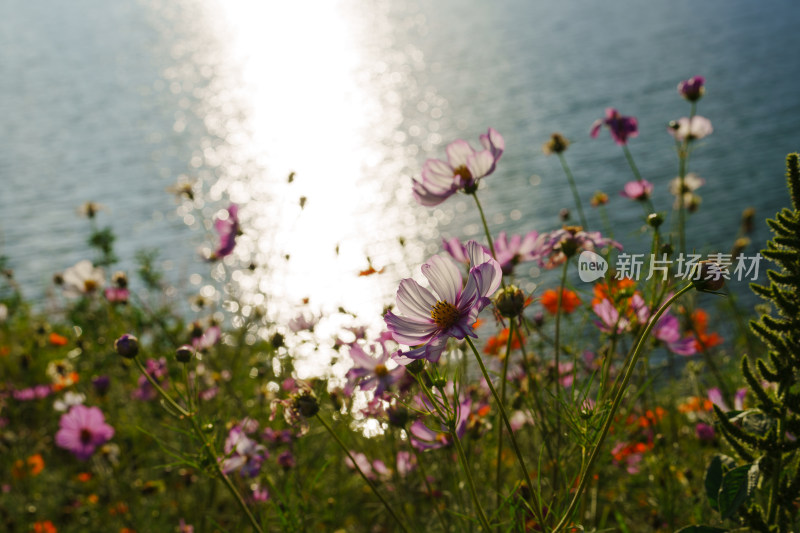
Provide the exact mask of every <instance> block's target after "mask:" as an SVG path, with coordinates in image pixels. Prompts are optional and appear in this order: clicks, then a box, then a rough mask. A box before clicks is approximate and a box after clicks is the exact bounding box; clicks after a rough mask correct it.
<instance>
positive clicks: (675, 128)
mask: <svg viewBox="0 0 800 533" xmlns="http://www.w3.org/2000/svg"><path fill="white" fill-rule="evenodd" d="M713 132H714V128H713V127H712V126H711V121H710V120H708V119H707V118H706V117H701V116H700V115H695V116H693V117H692V118H689V117H683V118H679V119H678V120H677V121H673V122H670V123H669V125H668V126H667V133H669V134H670V135H672V136H673V137H674V138H675V140H676V141H679V142H683V141H685V140H689V141H696V140H699V139H702V138H703V137H706V136H708V135H711V134H712V133H713Z"/></svg>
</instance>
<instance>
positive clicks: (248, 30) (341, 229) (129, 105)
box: [0, 0, 800, 317]
mask: <svg viewBox="0 0 800 533" xmlns="http://www.w3.org/2000/svg"><path fill="white" fill-rule="evenodd" d="M799 13H800V10H797V9H796V6H795V5H794V3H793V2H791V1H790V0H776V1H769V2H751V1H745V0H709V1H705V2H696V1H691V0H679V1H672V2H641V1H637V0H618V1H615V2H585V1H584V2H577V1H568V2H559V3H557V4H556V3H552V2H547V3H545V2H530V1H527V0H500V1H497V2H477V1H471V2H465V1H460V0H459V1H456V0H437V1H435V2H433V1H423V0H397V1H389V0H378V1H370V2H363V1H356V0H340V1H333V0H317V1H303V0H298V1H294V2H259V1H244V0H226V1H221V0H175V1H169V0H115V1H113V2H108V1H105V0H74V1H71V2H57V1H46V0H35V1H31V2H22V1H14V0H10V1H7V2H3V3H2V4H1V5H0V68H2V74H3V75H2V76H0V116H1V117H2V123H3V131H4V132H5V135H4V142H2V143H0V179H1V180H2V184H3V187H2V193H0V254H2V255H5V256H7V257H8V258H9V264H10V266H11V267H12V268H13V269H14V271H15V273H16V277H17V279H18V280H19V281H20V283H21V284H22V286H23V287H24V289H25V292H26V294H27V295H29V296H32V297H35V298H38V297H40V296H41V295H43V294H44V293H45V291H46V289H47V288H48V287H49V286H50V280H51V277H52V275H53V273H54V272H56V271H60V270H62V269H64V268H66V267H69V266H71V265H72V264H74V263H76V262H77V261H78V260H80V259H82V258H84V257H86V255H87V250H86V247H85V245H84V243H85V240H86V237H87V234H88V228H89V223H88V222H87V221H86V220H85V219H80V218H79V217H78V216H77V215H76V209H77V208H78V206H79V205H80V204H82V203H83V202H85V201H88V200H92V201H95V202H99V203H101V204H103V205H105V206H106V211H104V212H101V214H100V216H99V219H98V222H99V224H101V225H106V224H108V225H111V226H112V227H113V229H114V231H115V232H116V234H117V236H118V252H119V256H120V258H121V263H120V267H121V268H123V269H127V270H132V269H133V267H134V260H133V257H134V254H135V251H136V250H137V249H140V248H151V249H153V248H155V249H158V250H160V257H161V259H162V261H163V262H164V267H165V268H167V269H168V274H169V277H170V279H172V280H173V281H174V282H175V283H177V284H178V285H180V286H181V287H182V289H184V290H185V291H186V292H191V291H196V290H197V291H205V292H206V293H207V294H209V295H210V294H213V293H214V291H215V290H217V288H218V284H215V283H209V282H208V281H207V278H204V277H203V276H201V274H207V273H208V271H209V267H208V265H207V264H206V263H203V261H202V260H201V259H200V253H201V252H200V250H201V249H202V248H203V247H212V246H213V245H214V240H213V233H212V232H210V227H211V221H212V219H213V217H214V214H215V213H217V212H218V210H219V209H221V208H223V207H225V206H226V205H227V203H228V202H229V201H234V202H237V203H239V204H241V206H242V213H241V218H242V220H243V228H244V235H243V236H242V237H241V238H240V240H239V245H238V247H237V251H236V257H235V258H231V260H230V262H226V263H224V264H220V265H216V266H214V267H213V268H212V269H211V270H212V272H213V275H214V277H215V278H217V279H222V277H223V276H224V274H225V272H226V271H228V270H231V269H232V270H236V272H235V273H234V274H233V276H234V280H235V282H236V288H235V289H233V290H234V291H235V292H238V293H241V294H243V295H245V300H246V301H247V302H248V303H249V304H251V305H252V304H264V305H267V307H270V308H271V307H272V306H276V307H280V306H279V305H278V303H277V302H288V303H299V302H300V301H301V300H302V299H304V298H308V299H309V301H310V304H309V305H310V306H311V308H312V309H314V310H316V311H317V312H326V311H330V310H334V309H336V308H337V307H338V306H340V305H343V306H345V307H346V308H347V309H348V310H351V311H354V312H355V313H358V314H362V315H364V316H373V317H378V316H379V315H380V312H381V309H382V308H383V306H384V305H386V304H391V303H392V301H393V295H394V291H395V289H396V286H397V281H398V280H399V279H400V278H401V277H407V276H409V275H412V274H414V273H416V272H417V270H418V265H419V264H420V263H421V262H422V261H423V260H424V259H425V258H427V256H428V255H430V254H432V253H436V252H437V251H438V249H439V242H440V239H441V238H442V237H451V236H459V237H470V236H473V237H475V238H481V236H482V230H481V229H480V226H479V225H478V221H479V219H478V217H477V214H476V213H475V211H474V209H473V207H472V204H471V203H470V200H471V199H469V198H466V197H464V196H458V197H455V198H451V199H450V200H448V201H447V202H446V203H444V204H442V205H441V206H440V207H438V208H435V209H425V208H421V207H419V206H417V205H415V203H414V201H413V199H412V197H411V193H410V183H411V179H412V177H413V176H416V175H418V174H419V172H420V169H421V166H422V163H423V162H424V160H425V159H426V158H428V157H436V158H439V157H443V156H444V146H445V145H446V144H447V143H448V142H450V141H452V140H453V139H456V138H464V139H466V140H469V141H470V142H472V143H473V144H475V143H476V142H477V137H478V135H479V134H481V133H484V132H485V131H486V129H487V127H489V126H492V127H494V128H496V129H497V130H499V131H500V132H501V133H502V134H503V136H504V137H505V140H506V152H505V154H504V156H503V159H502V160H501V162H500V165H499V168H498V171H497V172H496V173H495V174H494V175H492V176H491V177H490V178H488V179H487V180H485V185H486V187H485V188H484V189H482V190H481V192H480V195H481V200H482V203H483V205H484V207H485V208H486V212H487V216H488V219H489V221H490V224H491V227H492V230H493V231H495V232H497V231H500V230H501V229H505V230H507V231H510V232H527V231H529V230H532V229H536V230H539V231H545V230H550V229H554V228H556V227H558V226H559V225H560V221H559V218H558V213H559V210H560V209H561V208H562V207H572V196H571V193H570V191H569V189H568V188H567V187H566V181H565V179H564V176H563V174H562V171H561V168H560V166H559V164H558V161H557V160H556V159H554V158H547V157H545V156H544V155H543V154H542V152H541V148H540V147H541V145H542V143H543V142H545V141H546V140H547V138H548V136H549V134H550V133H551V132H553V131H560V132H562V133H563V134H564V135H566V136H567V137H568V138H569V139H571V140H572V141H573V143H574V144H573V145H572V146H571V147H570V150H569V151H568V152H567V158H568V160H569V162H570V165H571V167H572V170H573V172H574V173H575V176H576V179H577V181H578V187H579V189H580V191H581V196H582V197H583V199H584V202H585V204H586V205H587V207H586V209H587V210H589V211H591V209H590V208H589V207H588V199H589V197H590V196H591V194H592V193H593V192H594V191H595V190H598V189H601V190H604V191H606V192H607V193H609V195H610V196H611V203H610V204H609V206H608V207H609V213H610V215H611V217H612V219H613V222H614V226H615V236H616V237H617V238H618V239H620V240H622V241H623V242H624V243H625V244H626V245H628V247H629V249H631V250H636V247H637V246H639V247H640V251H646V244H645V243H643V242H642V241H641V239H638V238H637V233H638V228H639V226H640V225H641V221H640V218H641V208H640V207H639V206H637V205H635V204H634V203H633V202H630V201H628V200H626V199H624V198H620V197H619V196H618V191H619V190H621V188H622V185H623V184H624V183H625V182H626V181H628V180H630V179H632V178H631V174H630V170H629V169H628V167H627V164H626V162H625V159H624V157H623V155H622V152H621V151H620V150H619V149H618V147H617V146H615V145H614V144H613V142H612V141H611V140H610V139H609V138H608V134H607V132H603V133H602V134H601V137H600V138H599V139H597V140H592V139H590V138H589V128H590V125H591V123H592V122H593V121H594V120H595V119H596V118H599V117H601V116H602V114H603V112H604V109H605V108H606V107H616V108H618V109H619V110H620V111H621V112H622V113H623V114H626V115H634V116H636V117H638V119H639V124H640V135H639V137H638V138H636V139H633V140H632V141H631V143H630V149H631V151H632V153H633V155H634V157H635V158H636V161H637V164H638V166H639V168H640V169H641V171H642V173H643V174H644V176H645V177H646V178H647V179H648V180H649V181H651V182H653V183H654V184H655V185H656V188H657V189H656V190H657V194H656V206H657V208H659V209H663V210H668V209H669V208H670V205H671V198H668V197H667V196H668V195H665V194H664V191H665V189H666V188H667V183H668V182H669V180H670V179H672V178H673V177H674V176H675V175H676V174H677V160H676V156H675V153H674V151H673V149H672V146H673V142H672V139H671V138H670V137H669V136H668V135H667V133H666V131H665V125H666V123H667V122H668V121H669V120H672V119H677V118H679V117H681V116H684V115H687V114H688V104H687V103H686V102H685V101H683V100H682V99H681V98H680V97H679V96H678V95H677V92H676V89H675V88H676V85H677V83H678V82H679V81H680V80H682V79H686V78H689V77H691V76H693V75H703V76H705V77H706V80H707V93H706V97H705V98H704V99H703V100H702V101H701V102H700V104H699V108H698V112H699V114H701V115H704V116H706V117H709V118H710V119H711V120H712V122H713V125H714V133H713V135H711V136H710V137H708V138H707V139H705V140H703V141H702V144H701V145H700V147H699V148H698V149H697V150H696V152H695V154H694V155H693V158H692V161H691V168H690V170H693V171H695V172H697V173H698V174H700V175H701V176H702V177H704V178H705V179H706V185H705V186H704V187H703V188H702V189H701V190H700V191H699V192H700V193H701V195H702V196H703V199H704V201H703V204H702V208H701V209H700V211H699V212H698V213H697V214H695V215H693V216H692V217H691V219H690V224H691V230H690V232H689V235H688V241H689V245H690V247H698V248H699V247H703V248H702V249H703V250H710V251H711V250H713V251H722V252H726V251H728V250H729V249H730V245H731V243H732V241H733V239H734V238H735V234H736V231H737V228H738V223H739V216H740V213H741V211H742V209H744V208H745V207H747V206H753V207H755V208H756V210H757V213H758V216H759V217H761V218H763V217H766V216H772V215H773V214H774V213H775V211H776V210H777V209H778V208H780V207H782V206H784V205H786V204H787V202H788V200H787V196H786V194H785V186H784V177H783V175H784V171H785V170H784V158H785V155H786V154H787V153H788V152H791V151H796V150H800V127H799V126H800V92H799V91H798V90H797V86H798V82H800V62H799V61H798V60H797V51H798V50H800V32H798V31H797V27H798V22H800V15H799ZM292 172H294V180H293V181H292V182H291V183H289V180H288V179H287V177H288V176H289V174H290V173H292ZM178 181H188V182H191V183H194V184H195V187H196V192H197V196H196V199H195V201H194V202H189V201H188V200H186V199H182V200H179V199H176V197H175V196H174V195H171V194H170V193H168V192H166V189H167V188H168V187H170V186H172V185H174V184H175V183H176V182H178ZM658 191H661V192H660V193H658ZM301 197H302V198H304V199H305V200H304V204H303V206H301ZM589 216H590V225H593V226H595V227H599V218H598V216H597V213H594V212H590V213H589ZM761 226H762V225H761V224H759V229H758V230H757V232H756V234H755V236H754V241H755V242H756V243H759V242H763V240H764V239H765V238H766V237H767V236H768V233H767V232H766V230H765V229H764V228H763V227H761ZM401 240H402V241H403V242H404V243H405V244H404V245H401ZM368 258H369V260H371V261H372V264H373V265H374V266H375V268H377V269H381V268H385V271H384V272H383V273H382V274H376V275H373V276H368V277H359V276H358V275H357V274H358V272H359V271H361V270H363V269H366V268H367V266H368ZM249 262H252V263H253V264H254V265H255V269H254V270H253V271H250V270H247V269H235V268H234V265H236V264H245V265H246V264H247V263H249ZM528 273H529V274H536V271H535V269H534V270H533V271H531V272H528ZM532 280H534V281H535V278H532ZM215 287H216V288H215ZM530 287H531V285H530V284H529V285H528V288H530Z"/></svg>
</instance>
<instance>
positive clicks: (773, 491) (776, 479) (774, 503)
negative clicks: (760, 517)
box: [767, 409, 786, 524]
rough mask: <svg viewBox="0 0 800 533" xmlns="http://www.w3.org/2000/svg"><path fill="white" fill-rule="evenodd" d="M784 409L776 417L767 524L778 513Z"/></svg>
mask: <svg viewBox="0 0 800 533" xmlns="http://www.w3.org/2000/svg"><path fill="white" fill-rule="evenodd" d="M785 424H786V410H785V409H781V417H780V418H779V419H778V428H777V429H776V431H777V435H776V439H775V440H776V441H777V444H776V446H775V449H776V450H777V452H776V454H775V455H776V457H775V468H774V469H773V472H772V487H770V490H769V504H768V507H767V508H768V512H767V524H774V523H775V517H776V515H777V513H778V498H779V496H780V495H779V491H780V488H781V474H782V473H783V436H784V435H785V434H786V427H785Z"/></svg>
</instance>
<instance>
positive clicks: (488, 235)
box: [470, 192, 506, 287]
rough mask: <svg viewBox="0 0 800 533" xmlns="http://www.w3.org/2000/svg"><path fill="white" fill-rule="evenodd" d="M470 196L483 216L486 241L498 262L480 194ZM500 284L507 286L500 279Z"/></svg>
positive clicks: (474, 193) (475, 193)
mask: <svg viewBox="0 0 800 533" xmlns="http://www.w3.org/2000/svg"><path fill="white" fill-rule="evenodd" d="M470 195H471V196H472V197H473V198H474V199H475V205H477V206H478V212H479V213H480V214H481V223H482V224H483V232H484V234H485V235H486V240H487V241H488V242H489V250H490V251H491V252H492V257H493V258H494V259H495V260H496V259H497V253H496V252H495V251H494V242H492V234H491V232H490V231H489V224H488V223H487V222H486V215H484V214H483V207H482V206H481V202H480V200H478V193H477V192H473V193H470ZM470 266H472V265H470ZM500 283H502V285H503V287H505V286H506V282H505V280H504V279H503V278H500Z"/></svg>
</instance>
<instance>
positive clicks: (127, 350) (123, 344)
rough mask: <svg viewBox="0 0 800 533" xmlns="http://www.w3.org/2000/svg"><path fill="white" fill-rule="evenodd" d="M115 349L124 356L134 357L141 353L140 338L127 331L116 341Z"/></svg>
mask: <svg viewBox="0 0 800 533" xmlns="http://www.w3.org/2000/svg"><path fill="white" fill-rule="evenodd" d="M114 349H115V350H116V351H117V353H118V354H119V355H121V356H122V357H125V358H127V359H133V358H134V357H136V354H138V353H139V339H137V338H136V337H134V336H133V335H131V334H129V333H125V334H124V335H122V336H121V337H120V338H118V339H117V340H115V341H114Z"/></svg>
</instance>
